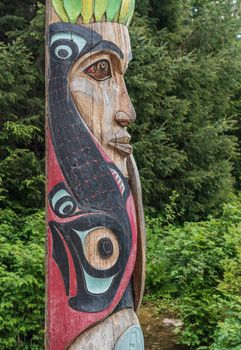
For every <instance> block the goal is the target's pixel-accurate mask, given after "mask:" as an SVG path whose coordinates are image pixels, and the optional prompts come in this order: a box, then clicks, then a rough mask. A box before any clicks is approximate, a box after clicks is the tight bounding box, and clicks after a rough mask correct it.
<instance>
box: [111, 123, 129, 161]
mask: <svg viewBox="0 0 241 350" xmlns="http://www.w3.org/2000/svg"><path fill="white" fill-rule="evenodd" d="M130 140H131V136H130V134H128V132H127V131H126V129H121V130H120V131H119V132H118V133H117V134H115V138H112V139H111V140H110V141H109V145H110V146H111V147H113V148H115V149H116V150H117V151H118V152H120V153H121V154H122V155H123V156H125V157H127V156H128V155H130V154H131V153H132V150H133V147H132V146H131V145H130V144H129V143H130Z"/></svg>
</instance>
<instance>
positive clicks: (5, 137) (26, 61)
mask: <svg viewBox="0 0 241 350" xmlns="http://www.w3.org/2000/svg"><path fill="white" fill-rule="evenodd" d="M42 15H43V8H40V11H39V12H38V16H37V17H36V19H35V20H34V21H33V22H32V23H31V24H30V26H29V27H28V28H27V29H26V30H22V31H19V30H15V32H14V33H13V32H9V33H8V37H9V38H10V37H11V38H12V41H11V42H9V43H0V111H1V112H0V132H1V135H0V178H1V192H2V193H4V197H1V198H0V207H12V208H15V209H18V210H21V208H22V207H27V208H31V209H34V208H39V207H41V206H42V205H43V193H44V176H43V170H44V166H43V163H42V162H41V160H42V158H43V151H44V146H43V142H44V137H43V134H44V101H43V95H42V96H41V94H40V93H41V91H42V90H43V83H44V74H42V77H40V76H41V69H40V67H41V66H39V65H38V64H39V62H38V61H36V62H35V61H34V57H33V55H37V53H38V51H37V50H36V51H35V46H34V47H32V52H33V53H30V50H29V48H28V47H27V46H28V45H29V44H31V43H32V41H31V40H33V38H34V41H35V45H36V44H37V43H36V41H37V40H41V41H42V37H41V39H40V36H38V34H36V35H33V31H34V29H33V27H34V28H35V30H37V29H38V26H39V22H38V18H42ZM41 22H42V20H41ZM31 37H32V39H31ZM42 48H43V45H42ZM42 52H43V50H42Z"/></svg>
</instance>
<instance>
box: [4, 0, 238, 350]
mask: <svg viewBox="0 0 241 350" xmlns="http://www.w3.org/2000/svg"><path fill="white" fill-rule="evenodd" d="M136 2H137V6H136V7H137V11H136V14H135V18H134V21H133V24H132V25H131V26H130V34H131V40H132V47H133V56H134V59H133V61H132V63H131V64H130V67H129V69H128V72H127V76H126V82H127V87H128V90H129V93H130V96H131V98H132V100H133V103H134V105H135V108H136V111H137V116H138V118H137V120H136V123H135V125H133V126H132V127H131V133H132V135H133V139H132V141H133V144H134V153H135V157H136V160H137V163H138V167H139V170H140V175H141V179H142V185H143V196H144V204H145V209H146V221H147V231H148V244H147V246H148V250H147V253H148V262H147V281H146V297H145V300H146V301H147V300H149V301H151V302H152V303H154V304H155V305H156V307H157V308H159V310H160V311H163V310H172V311H173V312H175V313H176V314H177V315H178V316H179V317H180V318H181V319H182V321H183V323H184V327H183V328H182V329H177V330H176V332H179V341H180V343H182V344H186V345H187V346H188V347H190V349H199V350H201V349H202V350H204V349H209V350H240V349H241V293H240V292H241V269H240V266H241V196H240V194H239V193H240V191H241V164H240V156H241V155H240V147H241V124H240V119H241V40H240V39H241V19H240V8H241V3H240V0H236V1H232V0H220V1H212V0H185V1H184V0H183V1H181V0H179V1H178V0H162V1H160V0H139V1H138V0H137V1H136ZM44 16H45V7H44V3H42V2H41V1H40V2H36V1H34V0H21V1H20V0H12V1H9V0H1V1H0V130H1V133H0V348H1V349H2V350H11V349H21V350H27V349H31V350H40V349H43V335H44V239H45V226H44V210H43V208H44V181H45V178H44V156H45V154H44V105H45V103H44V74H45V73H44Z"/></svg>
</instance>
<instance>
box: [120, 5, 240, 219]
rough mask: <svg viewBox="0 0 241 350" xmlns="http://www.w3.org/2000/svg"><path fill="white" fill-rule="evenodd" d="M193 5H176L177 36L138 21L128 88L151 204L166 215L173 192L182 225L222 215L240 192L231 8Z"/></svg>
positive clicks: (235, 27)
mask: <svg viewBox="0 0 241 350" xmlns="http://www.w3.org/2000/svg"><path fill="white" fill-rule="evenodd" d="M153 3H154V2H153ZM158 4H159V5H158ZM165 4H166V5H165ZM236 5H237V6H238V5H239V3H238V2H237V3H236ZM139 6H140V7H141V5H139ZM156 6H159V7H160V9H163V7H165V6H167V2H157V5H156ZM168 6H169V7H172V6H174V3H173V2H169V5H168ZM180 6H181V7H180ZM193 6H194V5H193V2H191V1H188V2H187V3H185V4H183V5H180V4H179V5H178V7H180V8H179V9H177V11H180V14H179V22H180V23H179V24H178V27H177V29H176V30H174V29H172V31H167V30H166V29H165V30H161V31H158V30H157V29H156V27H155V24H154V23H155V22H154V21H153V20H147V19H143V18H140V17H138V16H136V19H135V23H134V26H132V28H131V38H132V46H133V51H134V53H133V56H134V60H133V62H132V63H131V65H130V69H129V71H128V76H127V85H128V90H129V92H130V94H131V97H132V100H133V102H134V105H135V107H136V111H137V120H136V123H135V125H133V126H132V134H133V142H134V146H135V148H134V149H135V156H136V158H137V163H138V166H139V169H140V174H141V179H142V184H143V194H144V202H145V205H146V206H148V207H154V208H156V209H158V210H161V211H163V210H164V207H165V205H166V204H168V203H169V198H170V196H171V194H172V192H173V191H175V192H176V193H177V194H178V195H179V197H178V201H177V206H178V211H179V212H181V213H182V215H181V219H183V220H195V221H196V220H200V219H202V218H206V217H207V216H208V215H209V214H214V215H216V214H218V213H219V210H220V208H221V206H222V204H223V202H225V201H226V200H227V198H228V197H229V195H230V194H232V193H233V191H234V188H233V186H234V178H233V164H234V162H235V160H236V161H237V149H238V148H237V147H238V144H237V139H236V138H235V137H234V129H235V128H236V125H237V124H236V122H237V118H236V115H237V108H238V107H239V106H238V104H237V103H236V102H235V101H236V97H235V94H236V93H237V92H238V91H239V90H240V82H241V74H240V72H241V66H240V64H241V63H240V62H241V60H240V55H241V47H240V42H239V41H238V40H236V37H237V33H238V32H239V30H240V28H239V27H240V23H239V22H240V20H239V18H237V17H236V16H233V15H232V12H233V7H232V6H231V3H230V1H223V2H220V3H216V2H215V4H214V2H212V1H205V2H204V3H202V6H201V8H199V9H198V13H196V11H194V10H195V9H196V8H195V7H193ZM140 10H141V11H142V12H143V9H142V8H140ZM169 10H170V11H171V9H169ZM155 12H156V11H155ZM167 12H168V11H167ZM163 13H164V12H163ZM174 27H175V26H174ZM174 27H173V28H174ZM230 57H232V60H230ZM236 136H238V134H237V133H236ZM235 175H236V176H237V178H238V177H239V175H238V171H236V174H235Z"/></svg>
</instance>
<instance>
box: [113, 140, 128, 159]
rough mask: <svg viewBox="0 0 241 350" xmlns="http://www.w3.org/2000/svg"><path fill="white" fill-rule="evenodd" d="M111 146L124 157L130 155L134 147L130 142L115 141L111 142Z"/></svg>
mask: <svg viewBox="0 0 241 350" xmlns="http://www.w3.org/2000/svg"><path fill="white" fill-rule="evenodd" d="M109 146H110V147H111V148H112V149H113V148H114V149H115V150H116V152H118V153H120V154H121V155H122V157H127V156H129V155H130V154H131V153H132V151H133V147H132V146H131V145H130V144H128V143H115V142H109Z"/></svg>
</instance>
